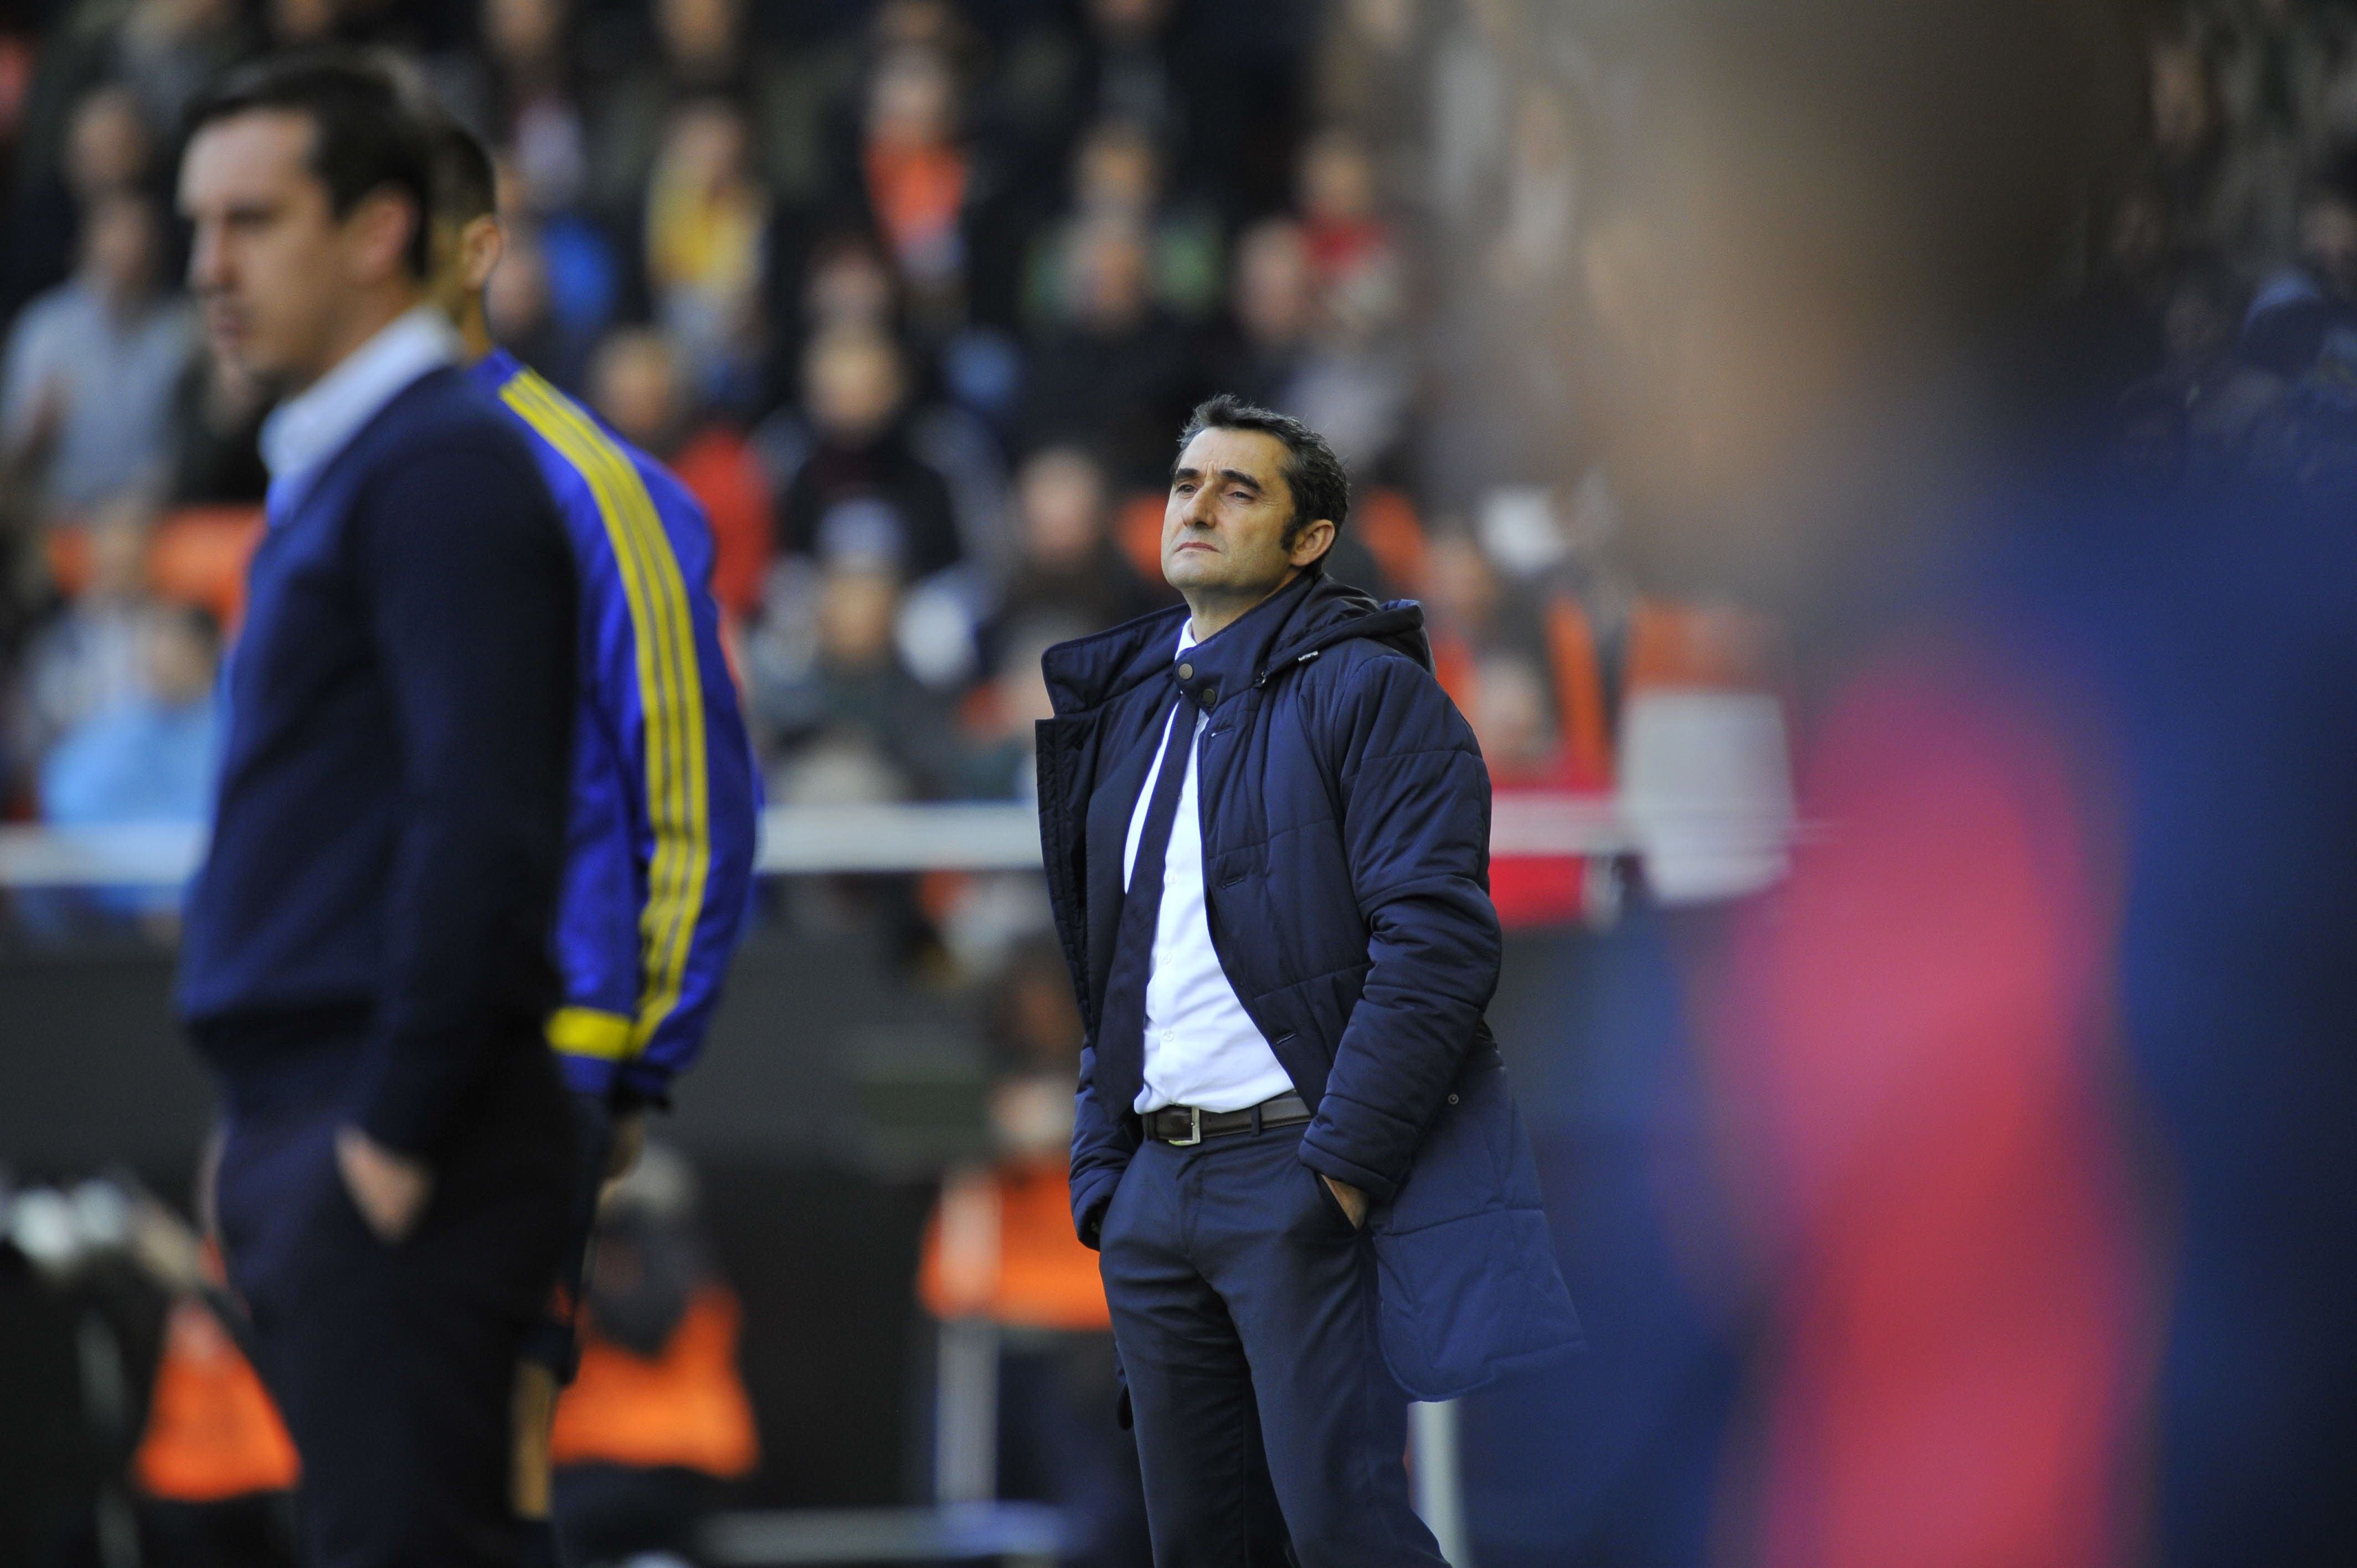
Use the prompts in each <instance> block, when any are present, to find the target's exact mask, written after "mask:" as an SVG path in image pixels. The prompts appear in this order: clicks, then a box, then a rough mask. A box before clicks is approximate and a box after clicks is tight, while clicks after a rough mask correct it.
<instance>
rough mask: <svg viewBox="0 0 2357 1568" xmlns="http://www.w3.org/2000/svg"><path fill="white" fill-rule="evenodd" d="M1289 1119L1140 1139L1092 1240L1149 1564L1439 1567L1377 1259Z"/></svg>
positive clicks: (1183, 1567) (1188, 1567) (1167, 1567)
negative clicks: (1408, 1461) (1122, 1390)
mask: <svg viewBox="0 0 2357 1568" xmlns="http://www.w3.org/2000/svg"><path fill="white" fill-rule="evenodd" d="M1300 1148H1301V1128H1300V1127H1299V1126H1292V1127H1286V1128H1280V1129H1275V1130H1273V1131H1270V1132H1266V1133H1257V1134H1254V1133H1236V1134H1232V1135H1231V1136H1228V1137H1222V1138H1211V1139H1207V1140H1205V1141H1204V1142H1203V1143H1201V1144H1196V1145H1194V1146H1192V1147H1188V1148H1179V1147H1174V1146H1172V1145H1170V1144H1157V1143H1148V1144H1146V1145H1145V1146H1143V1147H1142V1148H1140V1149H1139V1150H1138V1152H1137V1154H1136V1155H1135V1156H1133V1157H1132V1158H1131V1160H1130V1163H1129V1165H1128V1168H1127V1169H1126V1170H1125V1171H1124V1172H1123V1173H1122V1178H1121V1184H1120V1186H1119V1187H1116V1188H1115V1189H1114V1197H1113V1200H1112V1203H1111V1204H1110V1205H1109V1206H1108V1208H1106V1210H1105V1217H1104V1223H1103V1230H1101V1232H1100V1235H1099V1241H1100V1249H1101V1251H1100V1265H1101V1267H1102V1269H1103V1274H1104V1284H1105V1299H1106V1300H1107V1302H1109V1303H1110V1304H1111V1305H1112V1308H1113V1330H1114V1342H1115V1343H1116V1345H1118V1347H1119V1348H1120V1350H1121V1359H1122V1365H1123V1368H1124V1369H1125V1372H1126V1374H1127V1378H1128V1383H1129V1395H1130V1406H1131V1411H1132V1413H1133V1415H1134V1418H1135V1423H1136V1429H1137V1452H1138V1461H1139V1464H1140V1466H1142V1467H1143V1469H1144V1472H1145V1479H1146V1524H1147V1529H1148V1530H1149V1532H1150V1533H1151V1534H1152V1536H1153V1539H1154V1561H1155V1563H1156V1564H1157V1568H1238V1565H1239V1564H1254V1565H1255V1568H1257V1565H1259V1564H1263V1563H1284V1562H1285V1561H1286V1545H1287V1544H1288V1542H1289V1544H1290V1546H1291V1550H1292V1555H1293V1558H1294V1560H1296V1561H1297V1562H1298V1563H1299V1564H1300V1568H1388V1565H1391V1564H1407V1563H1413V1564H1418V1565H1420V1568H1437V1565H1438V1564H1440V1563H1441V1561H1442V1559H1441V1556H1440V1552H1439V1549H1438V1548H1437V1546H1436V1545H1435V1544H1434V1542H1433V1539H1432V1533H1431V1531H1429V1530H1426V1529H1425V1527H1424V1522H1423V1521H1422V1520H1419V1519H1417V1518H1416V1516H1415V1510H1414V1509H1412V1508H1411V1507H1410V1506H1409V1504H1408V1490H1407V1469H1406V1466H1405V1450H1406V1444H1407V1396H1406V1395H1405V1394H1404V1393H1403V1392H1401V1391H1400V1388H1399V1385H1398V1384H1397V1383H1396V1382H1394V1380H1393V1379H1392V1376H1391V1374H1390V1372H1389V1371H1388V1370H1387V1369H1385V1367H1384V1365H1383V1357H1382V1353H1381V1352H1380V1350H1379V1349H1378V1348H1377V1347H1376V1342H1375V1262H1374V1253H1373V1250H1372V1248H1371V1247H1370V1246H1369V1245H1368V1242H1367V1239H1366V1237H1365V1236H1364V1235H1363V1234H1362V1233H1361V1231H1359V1230H1356V1229H1354V1228H1353V1227H1352V1226H1351V1221H1350V1219H1349V1217H1348V1216H1347V1215H1345V1214H1344V1213H1343V1212H1342V1209H1341V1206H1340V1204H1339V1203H1337V1202H1336V1201H1335V1199H1334V1197H1333V1195H1332V1194H1331V1193H1329V1192H1328V1191H1327V1190H1326V1188H1325V1186H1324V1184H1323V1183H1321V1182H1320V1181H1319V1180H1318V1176H1317V1174H1316V1173H1315V1172H1313V1171H1311V1170H1310V1169H1309V1167H1308V1166H1307V1165H1303V1164H1302V1163H1301V1159H1300Z"/></svg>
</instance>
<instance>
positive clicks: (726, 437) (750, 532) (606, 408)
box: [589, 328, 771, 620]
mask: <svg viewBox="0 0 2357 1568" xmlns="http://www.w3.org/2000/svg"><path fill="white" fill-rule="evenodd" d="M589 403H590V406H592V407H593V408H595V409H596V410H597V413H598V416H599V417H600V418H602V419H603V420H605V422H606V423H607V424H610V425H612V426H613V427H614V431H615V433H616V434H617V435H620V436H621V437H622V439H624V440H625V441H628V442H630V444H631V445H633V446H638V447H639V448H640V449H641V450H643V451H645V452H647V453H649V454H651V456H654V457H655V458H656V459H657V460H658V461H660V462H662V463H663V464H665V465H667V466H668V467H670V468H671V470H672V472H673V473H674V474H676V475H677V476H678V477H679V482H680V483H681V484H683V485H684V486H686V487H687V490H688V493H689V494H690V495H692V496H694V498H695V499H696V501H697V503H698V504H699V505H701V506H702V507H703V508H704V515H705V518H706V519H707V520H708V521H710V523H711V527H712V596H713V598H714V599H715V600H716V601H717V603H718V604H719V607H720V608H721V609H722V610H723V611H725V612H726V614H727V616H728V617H729V618H732V619H736V620H742V619H744V618H746V617H747V616H748V615H750V614H751V613H752V611H753V608H754V607H755V606H756V605H757V604H758V603H759V599H760V593H761V579H762V577H763V575H765V574H766V573H767V572H768V570H769V565H770V517H771V502H770V480H769V475H768V474H767V472H766V471H765V470H764V469H763V468H762V467H761V464H760V460H759V458H758V457H756V456H754V454H753V449H752V447H751V446H749V445H748V443H747V442H746V440H745V438H744V436H743V435H740V434H739V433H738V432H737V428H736V427H735V426H734V425H732V424H728V423H727V422H726V421H725V420H703V421H700V420H699V418H698V416H697V411H696V410H695V408H694V404H693V403H690V402H689V400H688V396H687V388H686V385H685V383H684V382H683V380H682V378H681V375H680V369H679V355H678V353H677V352H676V351H675V350H674V349H673V347H672V342H671V339H670V338H668V337H666V336H664V335H663V334H662V333H661V332H658V331H654V330H651V329H650V328H619V329H618V330H616V331H614V332H611V333H608V335H607V338H606V340H605V342H603V343H601V344H599V345H598V348H597V358H596V359H595V360H592V361H591V362H590V366H589Z"/></svg>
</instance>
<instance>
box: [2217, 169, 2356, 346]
mask: <svg viewBox="0 0 2357 1568" xmlns="http://www.w3.org/2000/svg"><path fill="white" fill-rule="evenodd" d="M2352 323H2357V151H2344V152H2343V153H2342V154H2341V156H2339V157H2338V158H2337V159H2335V160H2334V161H2333V162H2331V163H2330V164H2328V165H2327V166H2325V168H2324V169H2323V170H2322V171H2321V172H2320V173H2319V175H2318V176H2317V177H2315V178H2314V179H2313V180H2312V181H2311V182H2310V183H2309V188H2308V190H2307V191H2306V193H2305V194H2304V195H2303V196H2302V198H2301V200H2300V209H2299V253H2298V259H2297V261H2296V262H2294V263H2292V264H2291V265H2289V266H2286V267H2282V268H2278V269H2277V270H2276V272H2275V273H2274V274H2272V275H2271V276H2269V277H2268V278H2267V280H2266V282H2265V283H2264V284H2263V285H2261V286H2260V288H2259V290H2258V293H2257V295H2256V297H2255V298H2254V299H2253V300H2252V302H2251V306H2250V312H2249V314H2248V316H2247V317H2245V318H2244V323H2243V327H2242V340H2241V343H2240V346H2239V351H2240V353H2241V354H2242V356H2243V358H2244V359H2245V360H2249V361H2250V362H2252V363H2253V364H2255V365H2257V366H2259V367H2260V368H2261V369H2263V370H2267V371H2273V372H2274V373H2276V375H2278V376H2281V377H2284V378H2285V379H2287V380H2298V378H2299V377H2300V376H2302V375H2305V374H2306V373H2307V372H2308V371H2309V370H2311V369H2313V368H2314V366H2315V364H2316V358H2317V354H2318V351H2319V349H2321V348H2322V347H2323V345H2324V339H2325V338H2326V337H2327V335H2329V334H2330V332H2331V331H2332V330H2333V328H2337V327H2342V326H2347V325H2350V324H2352Z"/></svg>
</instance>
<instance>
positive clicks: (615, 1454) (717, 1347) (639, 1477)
mask: <svg viewBox="0 0 2357 1568" xmlns="http://www.w3.org/2000/svg"><path fill="white" fill-rule="evenodd" d="M696 1210H697V1193H696V1181H695V1173H694V1169H693V1168H692V1167H691V1166H690V1165H688V1163H687V1161H686V1160H685V1159H684V1158H683V1157H682V1156H681V1155H679V1154H678V1153H677V1152H675V1151H674V1150H673V1149H672V1148H671V1147H669V1146H668V1145H667V1144H660V1143H651V1144H648V1145H647V1147H646V1149H645V1151H644V1153H642V1154H641V1155H640V1157H639V1162H638V1164H637V1165H635V1166H633V1167H632V1168H631V1170H630V1174H629V1175H627V1176H623V1177H622V1178H621V1179H620V1180H619V1181H618V1182H616V1183H615V1184H614V1185H613V1186H612V1187H608V1189H607V1193H606V1196H605V1198H604V1200H603V1201H602V1202H601V1203H600V1204H599V1206H598V1211H597V1233H596V1237H595V1240H594V1241H593V1243H592V1245H593V1246H594V1247H595V1249H596V1254H597V1266H596V1268H594V1269H593V1270H592V1271H591V1272H590V1275H589V1283H588V1295H587V1300H586V1301H585V1302H584V1303H583V1304H582V1324H583V1334H582V1344H581V1367H580V1371H579V1374H578V1375H577V1376H576V1378H575V1379H574V1380H573V1382H572V1384H571V1385H570V1386H569V1387H567V1388H566V1389H565V1393H564V1396H563V1397H562V1398H561V1399H560V1400H559V1401H558V1402H557V1406H556V1423H555V1427H554V1430H553V1432H552V1433H551V1434H550V1442H549V1448H550V1456H551V1458H552V1459H553V1460H554V1463H555V1465H556V1478H555V1492H554V1507H553V1508H552V1510H551V1517H552V1518H553V1520H554V1522H555V1526H556V1533H557V1539H558V1541H559V1544H560V1545H561V1547H562V1549H563V1555H564V1560H565V1562H567V1563H620V1562H624V1561H643V1560H646V1559H645V1558H643V1557H642V1556H641V1554H655V1553H678V1552H694V1551H695V1550H696V1542H695V1533H696V1527H697V1526H698V1525H699V1524H700V1523H701V1522H702V1520H703V1519H704V1516H705V1514H707V1513H709V1512H710V1511H711V1510H712V1509H713V1508H714V1507H715V1505H716V1503H717V1501H718V1500H719V1497H720V1487H721V1483H723V1482H726V1481H733V1480H737V1479H739V1478H741V1477H744V1476H746V1475H748V1474H749V1473H750V1472H751V1471H752V1469H753V1466H754V1465H755V1463H756V1462H757V1460H758V1459H759V1452H760V1446H759V1437H758V1435H757V1434H756V1433H755V1430H754V1426H753V1408H752V1403H751V1402H750V1401H749V1400H748V1398H747V1397H746V1393H745V1383H744V1379H743V1376H742V1375H741V1374H740V1373H739V1372H738V1370H737V1325H738V1322H739V1320H740V1318H741V1316H742V1314H741V1311H740V1308H739V1306H738V1305H737V1294H736V1293H735V1292H734V1291H732V1290H730V1289H729V1288H728V1285H727V1284H726V1282H725V1281H723V1280H722V1279H721V1277H720V1275H719V1273H718V1271H717V1270H716V1268H715V1267H714V1265H713V1262H712V1258H711V1250H710V1247H709V1245H708V1243H707V1242H706V1241H705V1238H704V1233H703V1229H702V1226H701V1224H700V1222H699V1220H698V1217H697V1212H696ZM664 1560H665V1561H677V1560H678V1559H676V1558H665V1559H664Z"/></svg>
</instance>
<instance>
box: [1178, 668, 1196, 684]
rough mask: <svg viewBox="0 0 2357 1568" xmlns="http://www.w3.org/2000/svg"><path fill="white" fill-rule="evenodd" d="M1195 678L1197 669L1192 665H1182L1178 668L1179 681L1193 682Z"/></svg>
mask: <svg viewBox="0 0 2357 1568" xmlns="http://www.w3.org/2000/svg"><path fill="white" fill-rule="evenodd" d="M1194 678H1195V667H1194V666H1193V665H1192V664H1181V665H1180V666H1179V679H1180V680H1181V681H1192V680H1193V679H1194Z"/></svg>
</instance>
